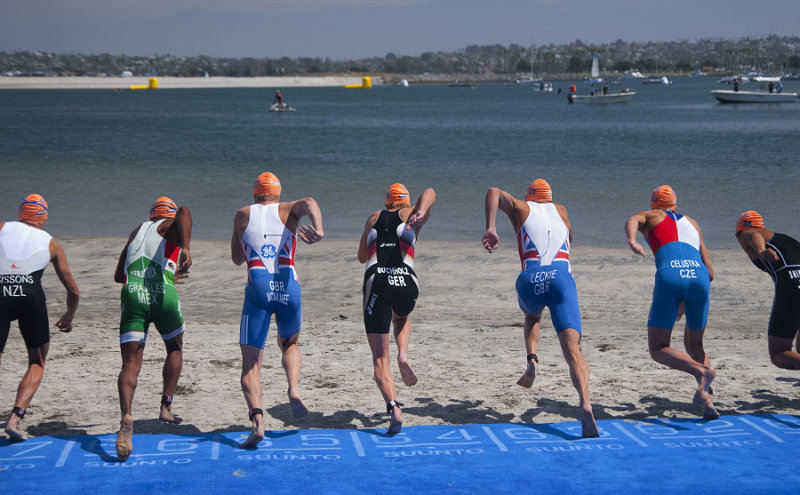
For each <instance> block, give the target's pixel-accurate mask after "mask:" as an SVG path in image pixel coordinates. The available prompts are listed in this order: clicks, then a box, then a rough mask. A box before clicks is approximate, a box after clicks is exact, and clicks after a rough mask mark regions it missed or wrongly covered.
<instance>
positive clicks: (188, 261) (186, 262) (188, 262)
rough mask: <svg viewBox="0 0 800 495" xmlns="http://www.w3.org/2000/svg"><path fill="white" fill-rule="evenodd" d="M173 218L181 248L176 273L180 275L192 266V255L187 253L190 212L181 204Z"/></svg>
mask: <svg viewBox="0 0 800 495" xmlns="http://www.w3.org/2000/svg"><path fill="white" fill-rule="evenodd" d="M175 220H176V222H177V223H178V236H179V238H180V246H179V247H180V248H181V249H182V250H183V252H182V253H181V259H180V263H179V264H178V270H177V272H176V275H182V274H186V273H188V272H189V267H190V266H192V255H191V254H189V246H190V244H191V240H192V212H191V211H189V208H187V207H186V206H181V207H180V208H178V214H177V215H176V216H175Z"/></svg>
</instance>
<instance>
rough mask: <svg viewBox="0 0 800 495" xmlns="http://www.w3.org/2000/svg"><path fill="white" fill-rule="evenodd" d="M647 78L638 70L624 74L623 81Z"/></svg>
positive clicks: (627, 71)
mask: <svg viewBox="0 0 800 495" xmlns="http://www.w3.org/2000/svg"><path fill="white" fill-rule="evenodd" d="M645 77H647V76H645V75H644V74H642V73H641V72H639V71H638V70H636V69H631V70H626V71H625V73H624V74H622V78H623V79H644V78H645Z"/></svg>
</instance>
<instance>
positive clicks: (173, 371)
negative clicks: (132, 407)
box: [158, 333, 183, 424]
mask: <svg viewBox="0 0 800 495" xmlns="http://www.w3.org/2000/svg"><path fill="white" fill-rule="evenodd" d="M164 345H165V346H166V348H167V358H166V359H165V360H164V369H163V370H162V372H161V375H162V377H163V379H164V390H163V392H162V393H161V394H162V396H164V397H167V398H168V399H167V401H168V403H164V401H163V400H162V403H161V412H160V414H159V416H158V419H160V420H161V421H166V422H168V423H175V424H179V423H180V422H181V421H182V419H181V418H180V417H179V416H176V415H175V414H173V413H172V397H173V396H174V395H175V390H176V389H177V388H178V378H180V376H181V369H182V368H183V334H182V333H181V334H179V335H177V336H176V337H175V338H172V339H169V340H165V341H164Z"/></svg>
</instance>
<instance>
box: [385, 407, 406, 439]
mask: <svg viewBox="0 0 800 495" xmlns="http://www.w3.org/2000/svg"><path fill="white" fill-rule="evenodd" d="M402 429H403V412H402V411H401V410H400V408H399V407H398V406H394V408H393V409H392V417H391V419H390V420H389V429H388V430H386V434H387V435H397V434H398V433H400V431H401V430H402Z"/></svg>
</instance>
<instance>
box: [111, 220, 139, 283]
mask: <svg viewBox="0 0 800 495" xmlns="http://www.w3.org/2000/svg"><path fill="white" fill-rule="evenodd" d="M137 232H139V227H137V228H135V229H133V232H131V235H129V236H128V242H126V243H125V247H124V248H122V252H121V253H120V254H119V260H118V261H117V269H116V270H114V282H116V283H118V284H124V283H125V257H126V256H127V254H128V246H130V245H131V242H132V241H133V239H134V238H135V237H136V233H137Z"/></svg>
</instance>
